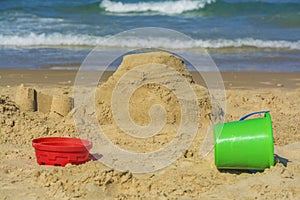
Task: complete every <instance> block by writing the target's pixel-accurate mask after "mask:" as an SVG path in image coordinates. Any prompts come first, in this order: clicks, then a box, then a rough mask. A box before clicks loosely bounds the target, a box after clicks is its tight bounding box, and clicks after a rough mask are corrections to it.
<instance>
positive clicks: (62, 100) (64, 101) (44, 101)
mask: <svg viewBox="0 0 300 200" xmlns="http://www.w3.org/2000/svg"><path fill="white" fill-rule="evenodd" d="M15 102H16V104H17V105H18V106H19V107H20V109H21V110H22V111H31V112H35V111H38V112H41V113H44V114H50V116H51V117H65V116H67V114H68V113H69V112H70V111H71V110H72V108H73V99H72V98H71V97H68V96H60V95H54V96H52V95H48V94H44V93H41V92H37V91H36V90H35V89H33V88H30V87H25V86H24V85H23V84H21V85H20V86H19V87H18V88H17V92H16V97H15Z"/></svg>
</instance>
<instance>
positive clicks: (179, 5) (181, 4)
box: [100, 0, 216, 14]
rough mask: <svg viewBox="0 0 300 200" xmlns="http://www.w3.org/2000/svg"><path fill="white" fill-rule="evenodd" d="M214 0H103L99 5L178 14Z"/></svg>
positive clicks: (120, 10) (115, 9) (116, 10)
mask: <svg viewBox="0 0 300 200" xmlns="http://www.w3.org/2000/svg"><path fill="white" fill-rule="evenodd" d="M215 1H216V0H197V1H195V0H176V1H161V2H155V1H153V2H138V3H122V2H120V1H118V2H114V1H110V0H103V1H102V2H101V3H100V7H101V8H103V9H105V11H108V12H113V13H128V12H148V11H151V12H158V13H165V14H180V13H183V12H186V11H191V10H197V9H201V8H204V7H205V5H207V4H211V3H214V2H215Z"/></svg>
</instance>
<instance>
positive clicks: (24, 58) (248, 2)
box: [0, 0, 300, 71]
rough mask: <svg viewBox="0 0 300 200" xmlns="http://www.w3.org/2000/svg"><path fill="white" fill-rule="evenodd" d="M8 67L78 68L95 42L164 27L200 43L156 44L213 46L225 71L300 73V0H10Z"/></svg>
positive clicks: (163, 41) (164, 42) (5, 31)
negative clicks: (140, 30)
mask: <svg viewBox="0 0 300 200" xmlns="http://www.w3.org/2000/svg"><path fill="white" fill-rule="evenodd" d="M0 27H1V29H0V61H1V62H0V67H1V68H28V69H44V68H47V69H78V67H79V66H80V63H81V62H82V61H83V60H84V58H85V57H86V56H87V55H88V53H89V52H90V51H91V50H92V49H93V48H94V47H95V46H98V47H99V46H100V47H101V48H103V49H105V48H107V47H110V46H113V47H114V48H119V47H120V48H123V47H127V46H134V45H135V43H133V42H132V40H127V39H124V40H119V41H118V42H116V43H113V44H111V43H110V44H107V43H105V41H106V39H107V38H108V37H109V36H111V35H114V34H117V33H119V32H122V31H126V30H130V29H133V28H142V27H162V28H168V29H172V30H175V31H179V32H182V33H184V34H186V35H188V36H190V37H191V38H193V39H194V41H195V42H194V43H192V44H187V43H185V42H184V41H180V40H178V41H176V42H172V41H170V40H168V38H165V36H164V37H162V38H150V39H149V40H141V41H138V42H136V48H139V47H148V45H150V44H152V40H155V41H156V42H157V43H159V44H160V46H161V47H164V48H168V49H174V51H175V50H176V49H177V48H187V49H188V48H193V49H197V48H199V49H200V48H206V49H207V50H208V51H209V52H210V55H211V56H212V58H213V59H214V61H215V62H216V64H217V66H218V67H219V68H220V69H221V70H223V71H226V70H227V71H232V70H233V71H300V64H299V63H300V0H261V1H256V0H165V1H163V0H102V1H97V0H96V1H95V0H86V1H82V0H73V1H65V0H64V1H63V0H51V1H34V0H23V1H19V0H2V1H0Z"/></svg>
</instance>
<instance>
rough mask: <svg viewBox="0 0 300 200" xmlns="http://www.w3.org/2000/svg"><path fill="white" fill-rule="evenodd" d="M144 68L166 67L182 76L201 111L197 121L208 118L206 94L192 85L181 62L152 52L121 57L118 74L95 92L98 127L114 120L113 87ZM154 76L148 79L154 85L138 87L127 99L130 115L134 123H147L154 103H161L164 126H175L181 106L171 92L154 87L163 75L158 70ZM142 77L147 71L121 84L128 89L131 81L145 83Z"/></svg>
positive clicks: (208, 108)
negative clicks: (195, 97)
mask: <svg viewBox="0 0 300 200" xmlns="http://www.w3.org/2000/svg"><path fill="white" fill-rule="evenodd" d="M143 65H152V66H153V65H165V66H168V67H171V68H173V69H174V70H176V71H177V72H178V74H180V75H181V76H182V77H184V78H185V79H186V81H187V82H188V83H189V84H190V85H191V87H192V88H193V90H194V92H195V94H196V96H197V100H198V106H199V107H200V108H201V114H200V117H199V121H200V118H201V119H204V118H206V119H207V118H209V115H210V113H211V103H210V100H209V96H208V91H207V89H206V88H205V87H203V86H200V85H197V84H195V83H194V80H193V78H192V76H191V74H190V73H189V72H188V71H187V69H186V65H185V63H184V60H183V59H181V58H179V57H177V56H175V55H173V54H170V53H166V52H151V53H141V54H132V55H126V56H124V57H123V61H122V63H121V64H120V66H119V67H118V69H117V71H116V72H115V73H114V74H113V75H112V76H111V77H110V78H109V79H108V80H107V82H105V83H104V84H102V85H100V86H99V88H98V89H97V93H96V111H97V115H98V120H99V123H100V124H111V123H113V121H114V120H113V116H112V110H111V100H112V91H113V90H114V88H115V87H116V85H117V83H118V81H119V80H120V79H121V78H122V77H123V76H124V75H126V74H127V73H128V72H130V71H132V70H134V69H135V68H137V67H139V66H143ZM149 67H151V66H149ZM154 67H155V66H154ZM158 69H159V68H158ZM154 73H157V76H156V78H154V79H152V80H151V81H152V82H153V83H150V84H149V83H148V84H145V85H143V86H142V87H140V88H138V89H137V90H136V91H135V92H134V93H133V95H132V97H131V98H130V104H129V110H130V116H131V118H132V119H133V121H134V122H135V123H137V124H139V125H145V124H148V123H149V122H150V118H149V115H148V111H149V109H150V107H151V106H152V105H153V104H160V105H162V106H163V107H164V109H165V110H166V114H167V116H166V117H167V122H166V123H167V124H176V123H178V122H179V121H180V106H179V105H178V99H177V97H176V95H175V93H174V91H170V90H169V89H168V88H165V87H163V86H162V85H159V84H155V82H159V81H160V80H158V79H159V78H160V77H163V76H164V75H162V74H161V71H160V70H157V71H156V72H154ZM160 75H161V76H160ZM143 76H144V77H145V76H147V72H145V71H143V72H141V74H137V73H136V74H135V75H133V77H130V78H131V79H130V80H128V81H127V83H124V84H128V86H130V84H131V83H130V82H131V81H134V80H137V81H141V83H143V82H146V80H143ZM171 76H174V75H171ZM163 78H164V79H165V80H166V81H168V80H175V81H174V82H179V81H180V80H179V79H178V78H176V77H170V76H169V77H163ZM175 84H176V83H175ZM121 98H122V97H120V99H121ZM124 106H127V105H124Z"/></svg>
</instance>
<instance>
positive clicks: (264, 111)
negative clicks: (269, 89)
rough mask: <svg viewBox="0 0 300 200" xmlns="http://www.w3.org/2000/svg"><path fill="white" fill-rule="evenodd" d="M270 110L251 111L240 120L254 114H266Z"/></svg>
mask: <svg viewBox="0 0 300 200" xmlns="http://www.w3.org/2000/svg"><path fill="white" fill-rule="evenodd" d="M269 112H270V111H269V110H263V111H258V112H253V113H249V114H247V115H245V116H243V117H242V118H241V119H240V120H239V121H243V120H244V119H246V118H248V117H250V116H252V115H257V114H265V113H269Z"/></svg>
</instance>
